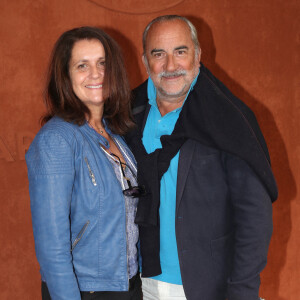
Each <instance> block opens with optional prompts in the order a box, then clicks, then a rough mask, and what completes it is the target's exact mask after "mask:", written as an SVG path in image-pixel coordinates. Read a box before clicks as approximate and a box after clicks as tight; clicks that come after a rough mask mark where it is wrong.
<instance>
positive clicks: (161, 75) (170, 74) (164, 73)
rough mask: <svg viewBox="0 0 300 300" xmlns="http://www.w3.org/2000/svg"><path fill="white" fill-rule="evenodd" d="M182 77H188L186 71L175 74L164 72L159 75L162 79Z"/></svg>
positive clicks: (175, 72)
mask: <svg viewBox="0 0 300 300" xmlns="http://www.w3.org/2000/svg"><path fill="white" fill-rule="evenodd" d="M181 75H186V71H185V70H179V71H174V72H166V71H163V72H161V73H159V74H158V78H162V77H166V78H169V77H176V76H181Z"/></svg>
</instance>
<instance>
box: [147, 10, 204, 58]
mask: <svg viewBox="0 0 300 300" xmlns="http://www.w3.org/2000/svg"><path fill="white" fill-rule="evenodd" d="M173 20H181V21H183V22H185V23H186V24H187V25H188V27H189V28H190V31H191V38H192V41H193V43H194V46H195V50H196V52H197V53H199V51H200V44H199V41H198V35H197V29H196V27H195V26H194V25H193V24H192V22H191V21H190V20H188V19H187V18H185V17H181V16H177V15H165V16H160V17H157V18H155V19H154V20H152V21H151V22H150V23H149V24H148V25H147V26H146V28H145V30H144V33H143V51H144V53H143V55H144V57H145V54H146V40H147V36H148V32H149V29H150V28H151V27H152V25H153V24H155V23H163V22H167V21H173Z"/></svg>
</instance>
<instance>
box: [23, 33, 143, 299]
mask: <svg viewBox="0 0 300 300" xmlns="http://www.w3.org/2000/svg"><path fill="white" fill-rule="evenodd" d="M46 104H47V109H48V110H47V111H48V113H47V115H46V116H45V117H44V118H43V121H44V123H46V124H45V125H44V126H43V127H42V129H41V130H40V131H39V133H38V134H37V136H36V137H35V139H34V141H33V142H32V144H31V146H30V149H29V151H28V152H27V154H26V162H27V166H28V178H29V192H30V199H31V211H32V223H33V232H34V239H35V247H36V255H37V259H38V261H39V264H40V267H41V270H40V271H41V276H42V297H43V299H52V300H58V299H59V300H63V299H66V300H70V299H72V300H77V299H78V300H79V299H118V300H122V299H126V300H127V299H128V300H129V299H130V300H135V299H141V283H140V278H139V274H138V251H137V242H138V228H137V226H136V225H135V224H134V217H135V210H136V206H137V201H138V199H137V196H139V194H140V192H141V190H140V189H139V187H138V186H136V185H137V183H136V165H135V160H134V157H133V155H132V153H131V152H130V150H129V149H128V147H127V146H126V144H125V143H124V141H123V139H122V138H120V136H119V135H121V134H124V133H125V132H126V131H127V130H128V129H130V128H131V127H132V126H133V123H132V121H131V118H130V113H129V107H130V89H129V85H128V81H127V77H126V72H125V69H124V64H123V60H122V57H121V53H120V50H119V47H118V46H117V44H116V43H115V41H114V40H113V39H112V38H111V37H109V36H108V35H107V34H106V33H105V32H103V31H102V30H100V29H98V28H92V27H82V28H76V29H73V30H70V31H67V32H65V33H64V34H63V35H62V36H61V37H60V38H59V39H58V41H57V43H56V45H55V47H54V50H53V54H52V59H51V62H50V67H49V76H48V83H47V89H46ZM49 294H50V295H49ZM50 296H51V298H50Z"/></svg>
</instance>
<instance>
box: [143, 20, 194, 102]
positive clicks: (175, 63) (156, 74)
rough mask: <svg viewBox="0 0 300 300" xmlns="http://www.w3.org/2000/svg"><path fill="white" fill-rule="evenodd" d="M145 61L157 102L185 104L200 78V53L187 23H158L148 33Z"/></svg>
mask: <svg viewBox="0 0 300 300" xmlns="http://www.w3.org/2000/svg"><path fill="white" fill-rule="evenodd" d="M143 61H144V64H145V66H146V68H147V71H148V73H149V75H150V77H151V79H152V80H153V83H154V85H155V87H156V89H157V98H158V100H163V101H168V102H182V101H183V100H184V98H185V96H186V94H187V92H188V90H189V88H190V85H191V83H192V82H193V80H194V78H195V77H196V75H197V74H198V70H199V66H200V49H199V51H198V52H196V50H195V46H194V43H193V41H192V38H191V32H190V29H189V27H188V25H187V24H186V23H185V22H183V21H181V20H172V21H166V22H163V23H155V24H154V25H153V26H152V27H151V28H150V30H149V32H148V36H147V40H146V52H145V57H144V59H143Z"/></svg>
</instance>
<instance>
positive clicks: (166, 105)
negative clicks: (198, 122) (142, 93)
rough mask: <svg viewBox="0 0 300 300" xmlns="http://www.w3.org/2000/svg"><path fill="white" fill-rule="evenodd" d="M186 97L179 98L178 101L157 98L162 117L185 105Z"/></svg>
mask: <svg viewBox="0 0 300 300" xmlns="http://www.w3.org/2000/svg"><path fill="white" fill-rule="evenodd" d="M185 97H186V95H184V96H182V97H179V98H177V99H176V100H175V99H172V101H170V100H171V99H162V98H157V99H156V103H157V107H158V110H159V112H160V114H161V115H162V117H163V116H164V115H166V114H167V113H169V112H171V111H173V110H175V109H177V108H180V107H181V106H182V105H183V102H184V99H185Z"/></svg>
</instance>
